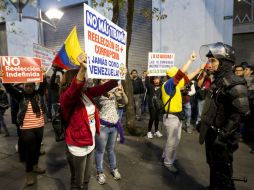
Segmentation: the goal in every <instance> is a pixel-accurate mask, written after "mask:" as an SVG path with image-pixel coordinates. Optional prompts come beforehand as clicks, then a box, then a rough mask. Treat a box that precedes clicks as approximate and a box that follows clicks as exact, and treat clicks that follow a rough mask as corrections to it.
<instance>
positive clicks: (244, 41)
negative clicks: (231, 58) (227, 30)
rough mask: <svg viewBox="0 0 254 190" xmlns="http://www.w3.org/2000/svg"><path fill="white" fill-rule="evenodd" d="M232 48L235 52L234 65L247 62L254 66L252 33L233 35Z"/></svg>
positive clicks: (253, 35)
mask: <svg viewBox="0 0 254 190" xmlns="http://www.w3.org/2000/svg"><path fill="white" fill-rule="evenodd" d="M233 46H234V47H235V50H236V64H240V63H241V62H243V61H247V62H248V63H249V64H251V65H254V51H253V50H254V33H246V34H234V37H233Z"/></svg>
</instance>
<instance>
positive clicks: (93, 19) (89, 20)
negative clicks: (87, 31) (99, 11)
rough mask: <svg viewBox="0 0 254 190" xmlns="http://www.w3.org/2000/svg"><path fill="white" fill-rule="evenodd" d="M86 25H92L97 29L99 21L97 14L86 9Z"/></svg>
mask: <svg viewBox="0 0 254 190" xmlns="http://www.w3.org/2000/svg"><path fill="white" fill-rule="evenodd" d="M86 25H87V26H90V27H91V28H93V29H94V30H97V28H98V23H97V16H96V15H95V14H93V13H91V12H90V11H88V10H87V11H86Z"/></svg>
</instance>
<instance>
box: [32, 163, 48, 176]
mask: <svg viewBox="0 0 254 190" xmlns="http://www.w3.org/2000/svg"><path fill="white" fill-rule="evenodd" d="M33 172H34V173H37V174H44V173H45V172H46V170H45V169H42V168H40V167H39V166H38V165H34V167H33Z"/></svg>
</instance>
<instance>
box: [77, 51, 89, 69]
mask: <svg viewBox="0 0 254 190" xmlns="http://www.w3.org/2000/svg"><path fill="white" fill-rule="evenodd" d="M77 60H78V62H79V63H80V66H81V67H83V68H84V69H86V68H87V55H86V53H85V52H82V53H81V54H80V55H79V56H78V57H77Z"/></svg>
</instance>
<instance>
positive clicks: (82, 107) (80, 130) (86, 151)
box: [60, 53, 117, 190]
mask: <svg viewBox="0 0 254 190" xmlns="http://www.w3.org/2000/svg"><path fill="white" fill-rule="evenodd" d="M77 60H78V62H79V63H80V68H79V69H72V70H68V71H67V72H66V73H65V74H64V76H63V79H62V82H61V86H60V89H61V95H60V105H61V106H60V108H61V115H62V118H63V120H64V121H65V123H66V126H67V128H66V132H65V142H66V147H67V160H68V163H69V166H70V170H71V189H73V190H74V189H88V183H89V179H90V176H91V169H92V161H93V158H94V157H93V152H94V148H95V133H97V134H98V135H99V134H100V122H99V114H98V110H97V108H96V106H95V103H94V101H93V98H95V97H97V96H101V95H102V94H105V93H107V92H108V91H110V90H111V89H113V88H114V87H116V86H117V81H116V80H110V81H109V82H107V83H105V84H103V85H99V86H95V87H91V88H90V87H87V84H86V78H85V75H86V69H87V56H86V54H85V53H82V54H81V55H79V56H78V58H77Z"/></svg>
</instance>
